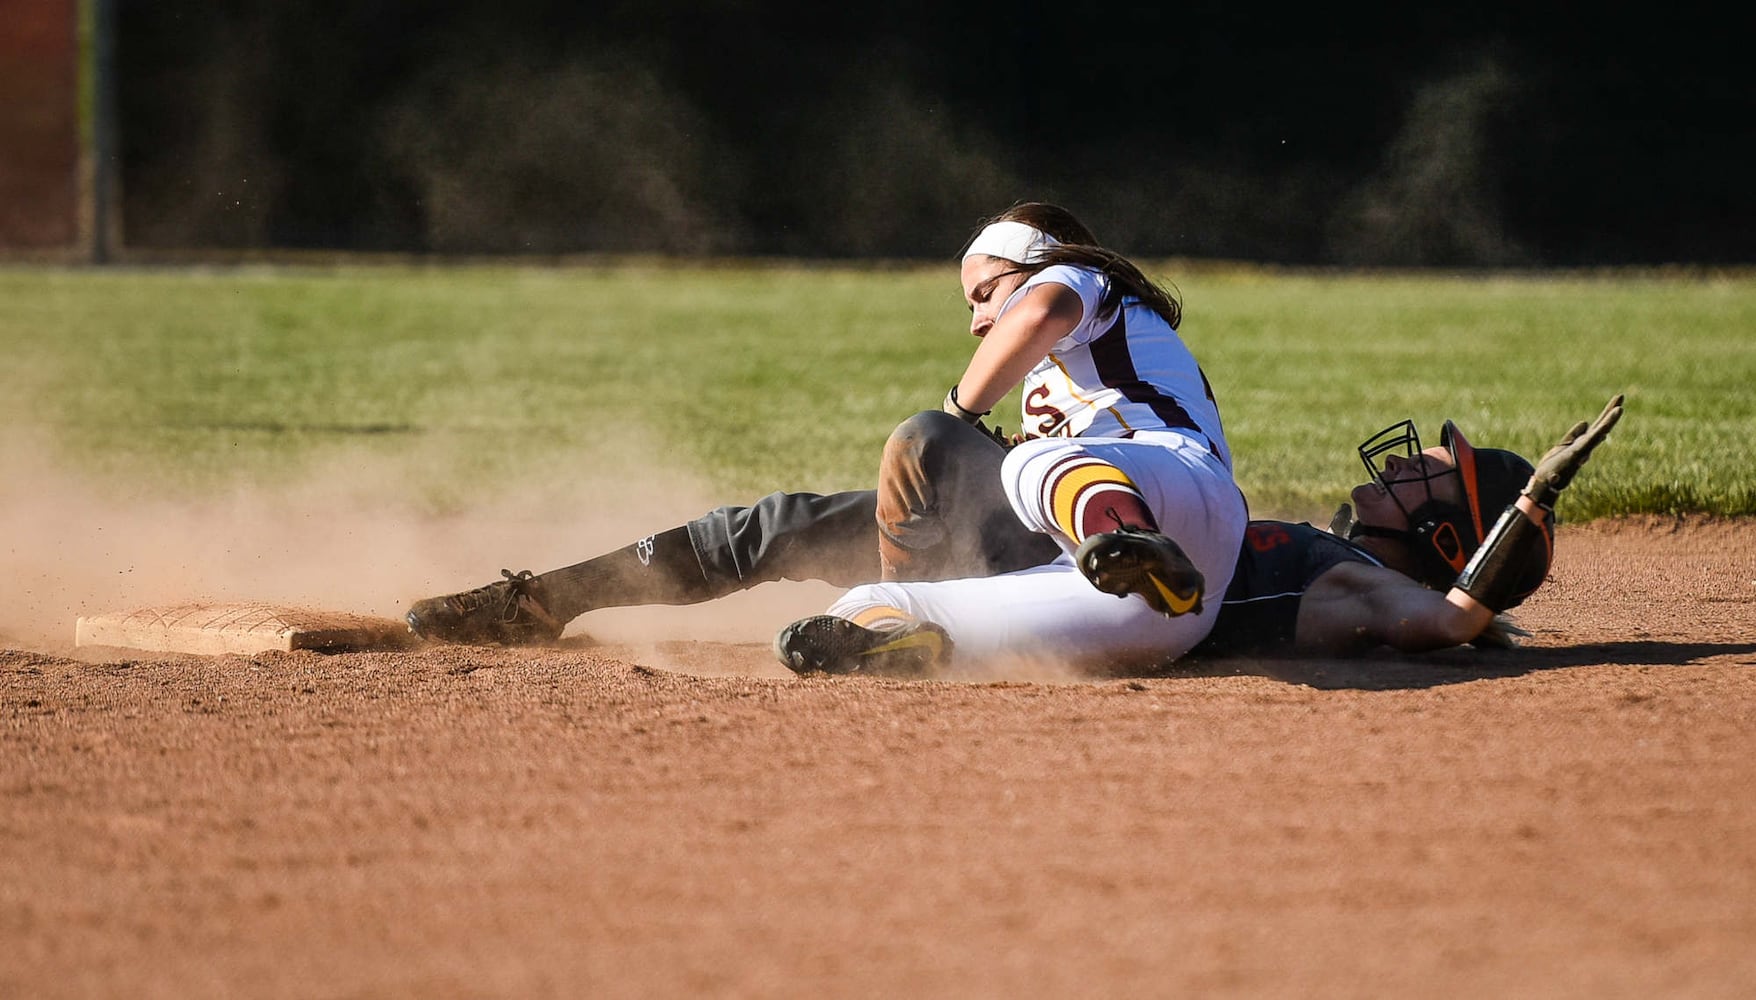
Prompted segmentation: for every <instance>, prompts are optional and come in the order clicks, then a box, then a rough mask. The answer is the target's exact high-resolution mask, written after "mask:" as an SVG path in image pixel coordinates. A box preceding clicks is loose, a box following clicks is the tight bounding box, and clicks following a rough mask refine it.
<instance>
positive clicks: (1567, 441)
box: [1524, 393, 1622, 507]
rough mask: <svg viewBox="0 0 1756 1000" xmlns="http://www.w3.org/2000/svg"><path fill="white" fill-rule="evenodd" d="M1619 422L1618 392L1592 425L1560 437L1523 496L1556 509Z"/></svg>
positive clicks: (1584, 424)
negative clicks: (1559, 499) (1595, 449)
mask: <svg viewBox="0 0 1756 1000" xmlns="http://www.w3.org/2000/svg"><path fill="white" fill-rule="evenodd" d="M1620 419H1622V394H1621V393H1617V394H1616V395H1615V397H1614V398H1612V399H1611V400H1610V401H1609V403H1608V405H1606V406H1605V407H1604V412H1602V413H1600V414H1598V418H1597V419H1596V420H1594V421H1592V423H1591V424H1589V425H1587V424H1586V423H1585V421H1583V420H1581V421H1580V422H1579V423H1577V424H1574V425H1573V427H1572V429H1571V430H1569V431H1568V432H1567V434H1566V436H1564V437H1562V438H1561V443H1560V444H1557V445H1555V446H1554V447H1553V448H1550V449H1549V450H1548V452H1546V453H1545V454H1544V455H1543V458H1542V461H1540V462H1538V463H1537V465H1536V473H1535V474H1534V475H1532V476H1531V477H1530V485H1528V486H1526V487H1525V488H1524V495H1525V496H1527V497H1530V498H1531V499H1532V500H1534V501H1536V502H1537V503H1538V504H1540V505H1542V506H1544V507H1552V506H1554V504H1555V498H1556V497H1558V496H1560V495H1561V491H1562V490H1564V489H1566V488H1567V484H1568V483H1571V482H1572V481H1573V477H1574V476H1575V475H1576V474H1578V472H1579V469H1580V467H1581V466H1583V465H1584V464H1585V461H1586V459H1588V458H1590V457H1591V452H1592V449H1594V448H1596V447H1597V446H1598V445H1600V444H1602V443H1603V440H1604V438H1606V437H1609V434H1610V428H1612V427H1614V426H1616V421H1618V420H1620Z"/></svg>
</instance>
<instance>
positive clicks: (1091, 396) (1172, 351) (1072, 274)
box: [999, 264, 1232, 469]
mask: <svg viewBox="0 0 1756 1000" xmlns="http://www.w3.org/2000/svg"><path fill="white" fill-rule="evenodd" d="M1050 282H1053V283H1055V284H1058V285H1065V286H1066V287H1068V288H1070V289H1072V290H1073V291H1074V293H1076V294H1077V295H1078V296H1079V299H1080V302H1081V303H1083V305H1084V313H1083V315H1082V316H1081V318H1080V321H1079V324H1078V325H1077V326H1075V327H1074V328H1073V330H1072V332H1070V333H1068V334H1067V335H1066V336H1065V337H1062V338H1061V339H1060V340H1058V341H1056V342H1055V345H1054V346H1053V347H1051V348H1050V349H1049V354H1048V357H1046V358H1044V359H1043V360H1042V362H1041V363H1039V364H1038V365H1037V366H1036V367H1035V368H1034V369H1032V370H1031V372H1030V374H1029V375H1026V376H1025V378H1024V385H1023V390H1022V391H1023V396H1024V399H1023V410H1024V413H1023V423H1022V424H1021V427H1022V429H1023V430H1024V432H1025V433H1026V434H1028V435H1030V436H1032V437H1132V436H1134V435H1135V434H1136V433H1139V432H1141V431H1157V430H1179V431H1185V432H1189V433H1191V434H1192V435H1193V436H1194V437H1195V438H1196V439H1197V440H1201V441H1204V442H1205V444H1206V446H1207V447H1208V448H1209V449H1211V450H1212V451H1213V453H1214V454H1215V455H1216V456H1218V458H1219V460H1220V461H1221V462H1222V463H1224V465H1225V467H1226V468H1227V469H1230V468H1231V467H1232V453H1231V449H1230V448H1229V447H1228V446H1227V445H1226V439H1225V431H1224V430H1223V429H1222V427H1221V426H1220V418H1219V407H1218V405H1217V404H1216V403H1215V402H1214V400H1213V392H1212V390H1211V389H1210V387H1209V386H1208V383H1207V377H1206V376H1205V375H1204V374H1202V371H1201V366H1200V365H1198V364H1196V362H1195V356H1194V355H1193V354H1191V353H1190V352H1189V348H1188V347H1186V346H1185V345H1184V344H1183V338H1182V337H1180V336H1178V335H1177V331H1176V330H1175V329H1173V328H1172V327H1171V325H1170V324H1169V323H1166V322H1165V320H1164V317H1162V316H1160V315H1159V314H1158V313H1156V312H1153V311H1152V310H1151V309H1148V308H1147V307H1145V306H1144V305H1142V304H1141V302H1140V300H1139V299H1136V298H1133V297H1132V296H1130V297H1127V298H1124V299H1123V300H1122V305H1121V308H1119V309H1117V310H1115V311H1113V312H1110V313H1102V312H1100V307H1099V303H1100V302H1101V301H1102V300H1103V297H1104V293H1106V292H1108V291H1109V288H1110V281H1109V278H1107V277H1105V276H1104V275H1103V274H1101V273H1099V272H1097V271H1093V270H1090V269H1088V268H1084V267H1075V266H1072V265H1068V264H1055V265H1051V266H1049V267H1046V268H1043V269H1042V270H1041V271H1038V272H1037V273H1036V274H1034V275H1031V277H1030V279H1029V280H1028V281H1026V282H1025V283H1024V284H1022V285H1020V286H1019V288H1018V290H1017V291H1015V292H1013V293H1012V295H1011V297H1009V298H1008V299H1007V300H1006V302H1005V304H1004V305H1002V306H1001V307H1000V313H999V315H1002V316H1003V315H1005V314H1006V310H1008V309H1010V308H1012V306H1013V305H1015V304H1016V303H1017V302H1019V301H1020V300H1021V299H1022V298H1023V297H1024V295H1025V293H1027V292H1028V291H1029V290H1030V289H1032V288H1034V287H1036V286H1037V285H1042V284H1047V283H1050Z"/></svg>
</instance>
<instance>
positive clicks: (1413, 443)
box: [1359, 420, 1457, 525]
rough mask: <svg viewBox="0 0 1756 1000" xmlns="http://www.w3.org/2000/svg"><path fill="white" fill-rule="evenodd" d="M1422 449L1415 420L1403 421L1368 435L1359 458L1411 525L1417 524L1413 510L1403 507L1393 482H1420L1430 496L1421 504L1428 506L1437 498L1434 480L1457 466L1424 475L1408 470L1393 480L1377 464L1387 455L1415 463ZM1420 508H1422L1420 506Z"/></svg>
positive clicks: (1451, 471)
mask: <svg viewBox="0 0 1756 1000" xmlns="http://www.w3.org/2000/svg"><path fill="white" fill-rule="evenodd" d="M1421 451H1422V448H1421V432H1420V431H1419V430H1418V429H1417V428H1416V427H1415V422H1414V421H1413V420H1403V421H1399V422H1397V423H1394V424H1391V425H1390V426H1389V427H1386V428H1384V429H1383V430H1381V431H1379V432H1378V433H1376V434H1374V435H1372V436H1371V437H1369V438H1367V439H1366V441H1365V443H1363V444H1361V445H1360V448H1359V452H1360V461H1361V463H1363V464H1364V465H1365V466H1366V475H1367V476H1368V477H1370V479H1371V481H1372V482H1374V483H1377V484H1378V485H1379V486H1382V487H1384V491H1385V492H1386V493H1389V494H1390V499H1391V500H1392V501H1393V502H1394V503H1395V504H1396V506H1397V508H1398V509H1399V510H1401V511H1402V513H1403V514H1404V516H1406V517H1408V519H1409V523H1410V524H1411V525H1412V524H1413V523H1414V516H1413V512H1412V511H1410V510H1409V509H1408V508H1407V507H1404V506H1403V503H1402V500H1401V498H1399V497H1398V496H1397V495H1396V491H1395V490H1393V489H1391V485H1392V484H1393V483H1420V484H1421V485H1422V487H1423V488H1425V490H1426V492H1427V499H1426V500H1425V501H1424V502H1423V503H1422V504H1421V506H1425V504H1428V503H1433V502H1434V501H1435V498H1434V496H1433V481H1434V480H1435V479H1438V478H1440V477H1441V476H1449V475H1453V474H1455V473H1456V471H1457V470H1456V469H1455V467H1454V468H1450V469H1440V470H1438V471H1436V472H1428V473H1425V474H1421V475H1416V474H1414V473H1413V472H1409V473H1405V474H1403V475H1401V476H1398V477H1397V478H1396V479H1394V480H1391V479H1386V478H1385V477H1384V469H1382V468H1380V467H1379V464H1378V463H1379V460H1380V459H1382V458H1384V457H1385V456H1395V457H1397V458H1403V459H1407V460H1408V461H1410V462H1412V461H1414V460H1415V459H1416V458H1419V457H1420V454H1421ZM1417 509H1419V508H1418V507H1417Z"/></svg>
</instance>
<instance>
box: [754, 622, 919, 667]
mask: <svg viewBox="0 0 1756 1000" xmlns="http://www.w3.org/2000/svg"><path fill="white" fill-rule="evenodd" d="M774 655H775V656H777V657H779V658H780V662H782V663H784V664H786V666H787V669H788V670H791V671H792V672H793V673H796V674H809V673H817V672H822V673H826V674H874V675H879V676H885V677H921V676H925V675H927V674H930V673H932V672H933V671H935V670H937V669H938V668H940V667H942V666H944V665H945V664H946V663H947V662H949V660H950V658H951V637H950V636H948V635H946V634H945V630H944V629H942V628H940V627H939V626H937V625H934V624H933V623H932V622H913V623H911V624H908V625H901V626H896V627H892V628H866V627H864V626H861V625H856V624H854V623H853V622H851V621H848V620H847V619H846V618H837V617H835V616H834V615H812V616H811V617H810V618H801V619H799V620H798V621H796V622H793V623H792V624H791V625H788V626H787V627H786V628H783V629H781V630H780V634H778V635H776V636H775V637H774Z"/></svg>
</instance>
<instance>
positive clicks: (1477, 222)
mask: <svg viewBox="0 0 1756 1000" xmlns="http://www.w3.org/2000/svg"><path fill="white" fill-rule="evenodd" d="M1341 6H1342V7H1346V5H1341ZM1531 6H1533V5H1510V4H1509V5H1506V6H1505V7H1504V8H1493V7H1488V8H1484V7H1481V6H1474V7H1467V8H1465V7H1459V8H1456V9H1453V8H1449V7H1445V8H1429V9H1417V8H1419V7H1420V5H1399V6H1396V7H1390V6H1385V7H1381V8H1380V7H1373V8H1370V9H1368V8H1364V7H1351V8H1347V9H1338V8H1337V7H1335V6H1329V5H1321V6H1319V5H1309V9H1302V10H1295V11H1291V12H1288V11H1284V10H1279V9H1278V8H1277V7H1269V6H1264V7H1251V6H1248V5H1243V4H1236V3H1226V4H1222V3H1199V2H1198V3H1193V4H1138V5H1131V4H1126V3H1112V4H1104V5H1095V4H1094V5H1079V4H1067V3H1059V4H1047V3H1039V2H1034V0H1027V2H1021V3H1013V4H1008V5H957V4H946V3H943V2H940V3H919V2H912V0H899V2H894V3H890V4H885V5H870V6H862V5H845V6H843V5H834V4H807V3H798V2H785V3H782V2H774V3H760V2H753V0H699V2H681V0H646V2H629V0H614V2H605V3H598V4H592V3H583V4H582V3H577V2H575V3H559V2H553V0H496V2H492V3H489V2H486V0H434V2H428V3H409V2H405V3H392V2H385V0H377V2H374V0H353V2H348V3H341V2H336V0H307V2H304V3H298V4H290V3H277V2H271V0H200V2H196V0H151V2H148V0H136V2H129V0H122V3H121V7H120V9H119V12H118V19H117V25H118V46H117V52H118V59H119V65H120V73H119V81H120V85H119V94H120V107H121V114H120V121H121V130H122V153H123V163H124V169H123V188H124V192H125V194H124V197H125V216H126V227H127V228H126V239H127V241H128V242H129V243H130V244H133V245H145V246H224V247H239V246H276V247H326V248H343V249H370V250H412V251H421V252H435V253H475V252H491V253H502V252H514V253H517V252H530V253H543V254H548V253H564V252H577V251H587V252H589V251H614V252H636V253H639V252H659V253H673V254H696V253H710V254H729V253H737V254H787V255H801V256H829V257H847V256H891V257H917V256H943V255H947V254H950V253H952V252H954V251H955V250H956V248H957V245H958V244H959V242H960V241H961V239H962V238H963V237H964V236H965V235H966V234H967V232H968V230H969V228H970V227H971V225H972V224H973V223H974V222H976V221H977V220H978V219H979V218H980V217H981V216H983V215H986V214H988V213H991V212H993V211H997V210H998V209H1000V208H1003V207H1004V206H1005V205H1006V204H1008V203H1010V202H1011V201H1013V200H1016V199H1018V198H1025V197H1030V198H1047V199H1052V200H1058V201H1061V202H1063V203H1065V204H1067V205H1068V206H1069V207H1071V208H1073V209H1075V211H1077V212H1079V213H1080V214H1082V215H1084V216H1085V217H1086V218H1088V219H1089V220H1090V221H1091V222H1092V223H1093V225H1094V228H1096V229H1097V231H1098V232H1099V233H1100V234H1101V235H1102V236H1103V237H1104V238H1105V240H1106V241H1107V242H1109V243H1111V244H1113V245H1116V246H1118V247H1120V248H1122V249H1125V250H1127V251H1129V252H1132V253H1137V254H1154V255H1159V254H1162V255H1171V254H1187V255H1198V256H1212V257H1228V258H1242V259H1254V260H1264V261H1277V262H1287V263H1320V264H1418V265H1444V266H1475V265H1522V264H1531V265H1592V264H1625V263H1663V262H1697V263H1738V262H1749V261H1751V260H1753V259H1756V240H1752V238H1751V236H1750V235H1749V234H1750V231H1751V225H1750V223H1751V221H1752V217H1753V213H1752V207H1753V200H1752V198H1751V196H1750V194H1749V187H1750V185H1749V184H1748V182H1747V176H1748V174H1749V167H1748V165H1747V164H1748V161H1747V160H1746V159H1745V156H1744V153H1745V150H1746V149H1747V148H1748V147H1749V146H1750V145H1751V139H1752V138H1753V137H1756V128H1753V126H1752V121H1753V120H1756V86H1752V78H1751V75H1750V73H1749V71H1747V70H1745V69H1744V68H1743V67H1742V60H1741V57H1740V55H1739V53H1737V52H1736V51H1735V47H1736V46H1738V45H1741V44H1742V43H1741V40H1740V39H1739V38H1738V36H1737V33H1735V32H1732V31H1728V30H1725V28H1724V27H1723V26H1719V25H1715V24H1713V23H1709V22H1707V21H1705V20H1701V21H1691V20H1690V19H1689V17H1688V16H1687V15H1684V14H1680V13H1678V12H1676V11H1654V10H1649V11H1647V12H1645V13H1644V14H1643V15H1642V18H1643V19H1642V20H1638V21H1636V20H1619V19H1617V18H1616V17H1615V16H1614V15H1613V14H1610V13H1607V12H1601V11H1598V12H1593V11H1589V10H1587V9H1585V8H1575V9H1573V10H1571V11H1563V12H1546V13H1538V12H1533V11H1531V10H1530V9H1529V8H1530V7H1531Z"/></svg>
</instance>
